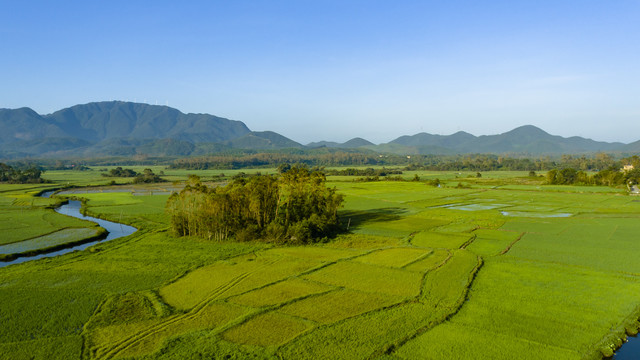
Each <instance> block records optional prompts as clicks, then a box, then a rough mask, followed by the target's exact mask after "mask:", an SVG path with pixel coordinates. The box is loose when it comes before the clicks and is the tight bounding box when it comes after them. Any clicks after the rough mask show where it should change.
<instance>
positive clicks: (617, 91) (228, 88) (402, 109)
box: [0, 0, 640, 143]
mask: <svg viewBox="0 0 640 360" xmlns="http://www.w3.org/2000/svg"><path fill="white" fill-rule="evenodd" d="M639 24H640V1H638V0H628V1H615V0H614V1H602V0H599V1H592V0H581V1H563V0H555V1H546V0H537V1H456V0H451V1H427V0H424V1H402V0H396V1H375V0H369V1H349V0H341V1H333V0H315V1H310V0H309V1H307V0H297V1H277V0H270V1H241V0H237V1H190V2H186V4H185V2H178V1H148V2H143V1H119V0H116V1H108V2H107V1H60V2H58V1H2V2H0V49H1V52H2V56H0V107H1V108H18V107H23V106H28V107H31V108H32V109H34V110H36V111H37V112H38V113H41V114H46V113H50V112H53V111H56V110H59V109H62V108H64V107H68V106H72V105H75V104H81V103H87V102H92V101H103V100H128V101H137V102H147V103H150V104H155V103H158V104H162V105H165V104H168V105H169V106H172V107H175V108H177V109H179V110H181V111H182V112H185V113H186V112H194V113H210V114H214V115H218V116H222V117H227V118H230V119H235V120H241V121H243V122H244V123H245V124H247V126H249V128H251V129H252V130H258V131H259V130H273V131H276V132H278V133H280V134H283V135H285V136H287V137H289V138H291V139H293V140H296V141H298V142H301V143H308V142H311V141H319V140H330V141H346V140H348V139H350V138H352V137H356V136H360V137H364V138H366V139H368V140H370V141H373V142H375V143H381V142H388V141H391V140H393V139H395V138H396V137H398V136H401V135H411V134H415V133H418V132H428V133H432V134H443V135H447V134H451V133H454V132H456V131H459V130H464V131H467V132H470V133H472V134H474V135H488V134H498V133H502V132H505V131H509V130H511V129H513V128H515V127H517V126H520V125H525V124H532V125H536V126H538V127H540V128H542V129H544V130H546V131H547V132H549V133H551V134H554V135H562V136H573V135H577V136H583V137H587V138H592V139H595V140H601V141H621V142H625V143H628V142H632V141H636V140H640V25H639Z"/></svg>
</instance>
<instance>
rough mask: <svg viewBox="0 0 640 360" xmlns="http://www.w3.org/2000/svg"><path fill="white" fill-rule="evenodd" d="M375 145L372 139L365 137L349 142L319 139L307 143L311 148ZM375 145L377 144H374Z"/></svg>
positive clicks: (354, 147) (351, 147)
mask: <svg viewBox="0 0 640 360" xmlns="http://www.w3.org/2000/svg"><path fill="white" fill-rule="evenodd" d="M371 145H374V144H373V143H372V142H371V141H368V140H365V139H363V138H359V137H356V138H353V139H351V140H349V141H347V142H344V143H342V144H340V143H337V142H333V141H319V142H312V143H309V144H307V147H310V148H319V147H329V148H343V149H356V148H359V147H362V146H371ZM374 146H375V145H374Z"/></svg>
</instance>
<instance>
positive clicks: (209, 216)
mask: <svg viewBox="0 0 640 360" xmlns="http://www.w3.org/2000/svg"><path fill="white" fill-rule="evenodd" d="M325 182H326V178H325V176H324V174H323V173H321V172H318V171H311V170H309V169H308V168H305V167H302V166H293V167H291V168H290V169H288V170H287V171H285V172H283V173H281V174H280V176H269V175H260V176H254V177H250V178H237V179H235V180H233V181H232V182H231V183H229V184H228V185H226V186H223V187H215V188H210V187H207V186H205V185H203V184H202V183H201V182H200V179H199V178H198V177H197V176H194V175H192V176H190V177H189V181H188V184H187V186H186V187H185V188H184V189H183V190H182V191H180V193H175V194H173V195H171V197H169V200H168V201H167V212H168V213H169V215H170V217H171V228H172V230H173V232H174V233H175V234H176V235H179V236H187V235H195V236H200V237H203V238H206V239H211V240H217V241H221V240H225V239H228V238H231V237H234V238H235V239H236V240H238V241H245V240H254V239H255V240H258V239H261V240H263V241H272V242H277V243H294V244H305V243H311V242H317V241H320V240H322V239H324V238H326V237H327V236H330V235H332V234H333V233H335V232H336V231H337V230H338V225H339V223H338V208H339V207H340V206H341V204H342V201H343V196H342V195H340V194H337V193H336V190H335V188H328V187H327V186H326V184H325Z"/></svg>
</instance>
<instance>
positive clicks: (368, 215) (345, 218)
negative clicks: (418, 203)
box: [339, 207, 407, 230]
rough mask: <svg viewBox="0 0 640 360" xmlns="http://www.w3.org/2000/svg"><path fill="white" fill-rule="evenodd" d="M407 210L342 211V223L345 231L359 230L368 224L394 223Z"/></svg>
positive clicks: (392, 208) (395, 208) (390, 208)
mask: <svg viewBox="0 0 640 360" xmlns="http://www.w3.org/2000/svg"><path fill="white" fill-rule="evenodd" d="M406 212H407V209H403V208H397V207H389V208H381V209H371V210H360V211H354V210H347V211H340V213H339V216H340V223H341V225H342V228H343V229H345V230H354V229H358V228H360V227H362V226H364V225H366V224H368V223H376V222H385V221H394V220H399V219H401V218H402V216H401V215H402V214H404V213H406Z"/></svg>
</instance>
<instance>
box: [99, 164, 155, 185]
mask: <svg viewBox="0 0 640 360" xmlns="http://www.w3.org/2000/svg"><path fill="white" fill-rule="evenodd" d="M161 173H162V172H161ZM102 176H106V177H132V178H134V179H133V183H134V184H144V183H157V182H163V181H165V180H164V179H162V178H161V177H160V176H158V175H156V174H154V173H153V170H151V169H144V170H143V171H142V172H141V173H138V172H135V171H134V170H133V169H123V168H122V167H120V166H118V167H116V168H115V169H111V170H109V172H108V173H106V174H102Z"/></svg>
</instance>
